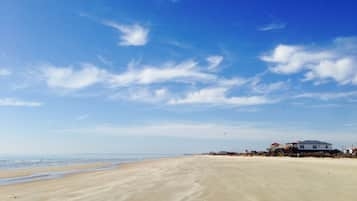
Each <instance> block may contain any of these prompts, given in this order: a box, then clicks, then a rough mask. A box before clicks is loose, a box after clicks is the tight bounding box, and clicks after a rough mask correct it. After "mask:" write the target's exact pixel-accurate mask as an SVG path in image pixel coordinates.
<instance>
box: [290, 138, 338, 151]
mask: <svg viewBox="0 0 357 201" xmlns="http://www.w3.org/2000/svg"><path fill="white" fill-rule="evenodd" d="M287 146H291V147H293V148H295V149H296V150H298V151H331V150H332V144H331V143H328V142H322V141H318V140H304V141H298V142H293V143H288V144H287Z"/></svg>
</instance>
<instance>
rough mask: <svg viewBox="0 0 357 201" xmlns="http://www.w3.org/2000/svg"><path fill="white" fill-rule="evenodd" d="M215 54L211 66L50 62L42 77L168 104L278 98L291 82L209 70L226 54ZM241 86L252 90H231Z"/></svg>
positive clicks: (69, 87) (58, 84)
mask: <svg viewBox="0 0 357 201" xmlns="http://www.w3.org/2000/svg"><path fill="white" fill-rule="evenodd" d="M214 57H215V58H213V57H211V62H208V63H206V66H202V65H199V62H197V61H195V60H192V59H189V60H183V61H181V62H178V63H175V62H166V63H164V64H161V65H157V66H152V65H143V64H141V63H138V62H135V63H133V62H130V63H129V64H128V68H127V70H125V71H123V72H110V71H108V70H107V69H104V68H100V67H98V66H95V65H93V64H88V63H82V64H80V65H79V66H76V67H73V66H69V67H56V66H53V65H45V66H43V67H42V68H41V73H42V76H41V78H42V79H43V80H44V81H45V82H46V83H47V86H48V87H49V88H52V89H61V90H60V91H59V92H62V91H63V90H65V92H67V91H70V92H74V91H77V90H81V89H85V88H89V87H93V86H97V85H100V86H101V87H104V88H107V89H108V90H106V91H108V93H109V94H108V93H107V97H108V98H110V99H112V100H128V101H137V102H147V103H158V102H160V103H163V104H168V105H183V104H200V103H202V104H207V105H216V106H224V105H231V106H238V107H241V106H251V105H263V104H272V103H275V102H277V101H278V99H277V98H274V99H273V98H271V97H268V95H269V94H270V93H272V92H274V91H278V90H281V89H282V88H284V87H286V84H285V83H284V82H273V83H267V84H265V83H263V82H262V80H261V78H259V79H258V78H257V77H253V78H240V77H233V78H225V77H221V76H219V75H218V74H217V72H211V71H207V69H208V67H212V66H214V67H216V66H217V65H219V64H220V63H221V60H222V59H223V57H222V58H221V57H220V56H214ZM193 86H195V87H193ZM192 87H193V88H195V90H192ZM236 87H243V88H245V89H246V90H248V93H243V94H244V95H231V94H230V92H231V91H232V89H234V88H236ZM171 90H172V92H171ZM173 91H175V92H174V93H173ZM257 94H258V95H257ZM261 94H264V95H261Z"/></svg>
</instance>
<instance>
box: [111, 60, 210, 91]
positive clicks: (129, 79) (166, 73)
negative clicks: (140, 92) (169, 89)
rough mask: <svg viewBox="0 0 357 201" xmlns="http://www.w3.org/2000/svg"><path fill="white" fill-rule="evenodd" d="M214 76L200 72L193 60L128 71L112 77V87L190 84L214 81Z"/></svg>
mask: <svg viewBox="0 0 357 201" xmlns="http://www.w3.org/2000/svg"><path fill="white" fill-rule="evenodd" d="M215 78H216V76H215V75H214V74H209V73H205V72H202V71H200V69H199V68H198V63H197V62H196V61H193V60H187V61H183V62H181V63H177V64H175V63H168V64H165V65H163V66H160V67H155V66H143V67H142V68H141V69H128V71H127V72H124V73H121V74H117V75H113V76H112V77H111V80H110V82H111V84H112V85H113V86H128V85H130V84H144V85H145V84H153V83H160V82H161V83H162V82H169V81H176V82H192V81H208V80H214V79H215Z"/></svg>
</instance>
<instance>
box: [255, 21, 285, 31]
mask: <svg viewBox="0 0 357 201" xmlns="http://www.w3.org/2000/svg"><path fill="white" fill-rule="evenodd" d="M285 27H286V24H285V23H270V24H266V25H263V26H261V27H259V28H258V30H259V31H272V30H277V29H284V28H285Z"/></svg>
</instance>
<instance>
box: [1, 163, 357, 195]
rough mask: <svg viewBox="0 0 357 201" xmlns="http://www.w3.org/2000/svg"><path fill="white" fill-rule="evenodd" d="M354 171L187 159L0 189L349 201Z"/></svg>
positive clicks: (344, 166)
mask: <svg viewBox="0 0 357 201" xmlns="http://www.w3.org/2000/svg"><path fill="white" fill-rule="evenodd" d="M66 168H67V169H68V167H66ZM80 168H83V167H80ZM58 169H60V168H57V169H55V170H58ZM356 170H357V160H352V159H318V158H268V157H225V156H188V157H178V158H166V159H158V160H148V161H141V162H135V163H129V164H124V165H121V166H120V167H118V168H115V169H111V170H104V171H97V172H88V173H80V174H75V175H70V176H66V177H64V178H59V179H52V180H43V181H34V182H29V183H21V184H12V185H6V186H0V200H1V201H6V200H29V201H40V200H41V201H44V200H51V201H55V200H58V201H67V200H68V201H75V200H76V201H80V200H83V201H84V200H85V201H114V200H115V201H119V200H136V201H141V200H142V201H150V200H152V201H158V200H162V201H170V200H174V201H178V200H205V201H207V200H212V201H217V200H232V201H233V200H240V201H260V200H261V201H277V200H284V201H300V200H313V201H337V200H343V201H352V200H356V197H357V191H356V184H357V171H356ZM36 171H44V170H43V169H40V170H32V171H30V172H31V173H35V172H36ZM20 173H21V172H20ZM20 173H19V174H20ZM6 174H8V176H16V174H17V173H16V171H15V172H14V171H0V175H1V176H2V177H6ZM21 174H23V172H22V173H21ZM21 174H20V175H21Z"/></svg>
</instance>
